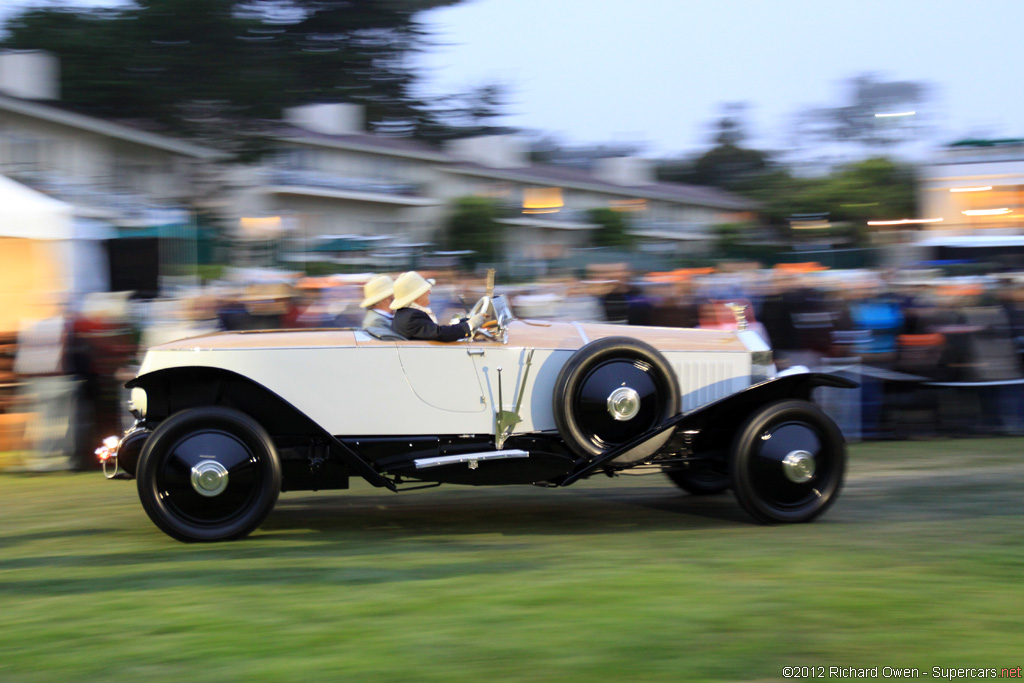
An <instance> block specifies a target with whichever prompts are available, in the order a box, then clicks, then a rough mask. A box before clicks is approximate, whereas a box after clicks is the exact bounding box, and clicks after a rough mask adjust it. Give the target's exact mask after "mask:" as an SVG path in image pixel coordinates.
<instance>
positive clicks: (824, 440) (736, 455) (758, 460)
mask: <svg viewBox="0 0 1024 683" xmlns="http://www.w3.org/2000/svg"><path fill="white" fill-rule="evenodd" d="M787 458H789V459H790V460H789V464H787ZM730 468H731V470H732V472H731V474H732V488H733V491H734V492H735V493H736V499H737V500H738V501H739V503H740V505H741V506H742V507H743V509H744V510H746V511H747V512H748V513H749V514H750V516H751V517H753V518H754V519H756V520H757V521H759V522H762V523H765V524H773V523H779V522H789V523H795V522H809V521H810V520H812V519H814V518H815V517H817V516H818V515H820V514H821V513H823V512H824V511H825V510H827V509H828V507H829V506H830V505H832V503H833V502H835V499H836V498H837V497H838V495H839V491H840V489H842V486H843V477H844V475H845V473H846V442H845V440H844V439H843V435H842V433H841V432H840V431H839V428H838V427H837V426H836V425H835V423H834V422H833V421H832V420H831V419H830V418H829V417H828V416H827V415H825V413H823V412H821V410H820V409H819V408H818V407H817V406H815V405H814V404H812V403H809V402H807V401H796V400H792V401H779V402H777V403H772V404H769V405H767V406H765V407H763V408H761V409H760V410H758V411H756V412H755V413H754V414H753V415H751V416H750V417H749V418H748V419H747V420H746V422H744V424H743V426H742V427H741V428H740V430H739V432H738V433H737V435H736V438H735V439H734V441H733V445H732V452H731V454H730Z"/></svg>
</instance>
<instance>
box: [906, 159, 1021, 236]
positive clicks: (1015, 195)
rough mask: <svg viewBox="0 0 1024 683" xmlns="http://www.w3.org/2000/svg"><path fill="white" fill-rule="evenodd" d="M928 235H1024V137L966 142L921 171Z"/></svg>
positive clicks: (923, 206) (921, 200)
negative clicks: (939, 219) (927, 219)
mask: <svg viewBox="0 0 1024 683" xmlns="http://www.w3.org/2000/svg"><path fill="white" fill-rule="evenodd" d="M920 192H921V195H920V205H921V212H922V216H923V217H924V218H941V219H942V220H941V221H937V222H934V223H928V224H926V226H925V227H926V228H927V230H926V231H925V234H926V235H927V236H928V237H938V236H949V237H952V236H958V237H966V236H986V235H988V236H999V235H1003V236H1006V235H1021V234H1024V140H994V141H984V140H978V141H965V142H962V143H957V144H954V145H950V146H949V147H947V148H945V149H944V150H943V151H942V152H941V153H940V154H939V156H938V157H937V158H936V159H935V161H933V162H932V163H930V164H928V165H926V166H924V167H923V168H922V170H921V180H920Z"/></svg>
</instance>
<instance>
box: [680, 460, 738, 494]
mask: <svg viewBox="0 0 1024 683" xmlns="http://www.w3.org/2000/svg"><path fill="white" fill-rule="evenodd" d="M665 474H666V475H667V476H668V478H669V479H671V480H672V483H673V484H675V485H676V486H678V487H679V488H681V489H682V490H684V491H686V492H687V493H689V494H690V495H692V496H713V495H716V494H719V493H725V492H726V491H728V490H729V486H731V484H732V482H731V480H730V477H729V474H728V473H726V472H719V471H718V470H716V469H714V468H713V467H710V466H707V465H698V466H695V467H693V468H691V469H688V470H670V471H668V472H666V473H665Z"/></svg>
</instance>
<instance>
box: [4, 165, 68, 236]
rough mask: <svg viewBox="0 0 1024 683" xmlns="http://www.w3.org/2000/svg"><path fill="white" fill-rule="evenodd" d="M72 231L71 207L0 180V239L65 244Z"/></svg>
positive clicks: (8, 181) (5, 180) (15, 184)
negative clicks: (20, 238) (63, 242)
mask: <svg viewBox="0 0 1024 683" xmlns="http://www.w3.org/2000/svg"><path fill="white" fill-rule="evenodd" d="M72 230H73V228H72V209H71V205H70V204H65V203H64V202H62V201H58V200H56V199H52V198H50V197H47V196H46V195H44V194H40V193H39V192H36V191H35V190H32V189H30V188H27V187H25V186H24V185H22V184H20V183H16V182H14V181H13V180H11V179H10V178H5V177H4V176H0V237H24V238H27V239H33V240H68V239H71V238H72V236H73V235H74V233H73V231H72Z"/></svg>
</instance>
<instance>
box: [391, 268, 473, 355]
mask: <svg viewBox="0 0 1024 683" xmlns="http://www.w3.org/2000/svg"><path fill="white" fill-rule="evenodd" d="M433 286H434V281H433V280H425V279H423V276H422V275H420V274H419V273H417V272H416V271H414V270H411V271H409V272H408V273H402V274H401V275H399V276H398V279H397V280H395V298H394V301H392V302H391V307H392V308H393V309H394V311H395V319H394V321H393V322H392V324H391V327H392V329H393V330H394V331H395V332H397V333H398V334H400V335H402V336H404V337H406V338H407V339H427V340H432V341H443V342H451V341H458V340H459V339H465V338H466V337H472V336H473V334H474V333H475V332H476V331H477V330H478V329H479V328H480V326H481V325H483V324H484V320H485V319H486V318H487V316H485V315H484V314H483V313H477V314H476V315H474V316H472V317H470V318H468V319H463V320H462V321H461V322H459V323H457V324H455V325H438V324H437V319H436V318H435V317H434V313H433V311H431V310H430V288H431V287H433Z"/></svg>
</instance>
